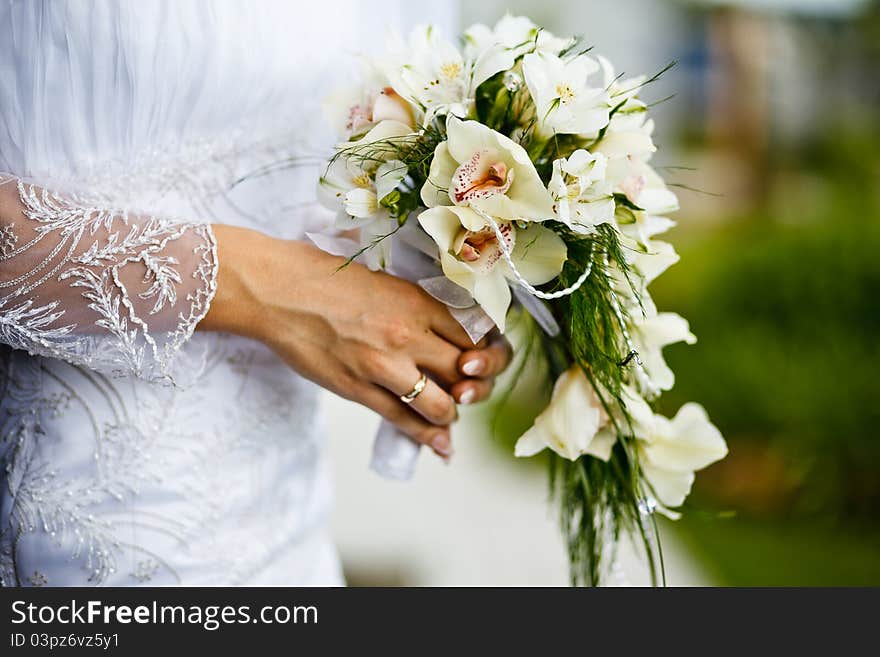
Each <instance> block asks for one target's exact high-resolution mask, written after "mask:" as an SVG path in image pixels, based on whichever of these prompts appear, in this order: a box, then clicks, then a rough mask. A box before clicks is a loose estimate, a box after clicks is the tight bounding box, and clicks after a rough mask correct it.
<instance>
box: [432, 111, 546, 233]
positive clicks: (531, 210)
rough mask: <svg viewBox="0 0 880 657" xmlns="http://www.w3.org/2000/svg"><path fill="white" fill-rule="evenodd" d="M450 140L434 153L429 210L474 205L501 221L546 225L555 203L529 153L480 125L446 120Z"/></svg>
mask: <svg viewBox="0 0 880 657" xmlns="http://www.w3.org/2000/svg"><path fill="white" fill-rule="evenodd" d="M446 137H447V138H446V141H443V142H440V144H438V145H437V149H436V150H435V151H434V159H433V160H432V161H431V170H430V172H429V174H428V180H427V182H426V183H425V184H424V186H423V187H422V192H421V195H422V201H423V202H424V203H425V206H426V207H429V208H432V207H434V206H437V205H459V206H473V207H474V208H476V209H478V210H480V211H482V212H485V213H487V214H489V215H491V216H493V217H497V218H500V219H515V220H519V221H522V220H531V221H544V220H545V219H550V218H552V217H553V199H552V198H551V197H550V193H549V192H548V191H547V188H546V187H544V183H543V182H541V178H540V176H538V172H537V171H536V170H535V165H534V164H532V161H531V159H530V158H529V155H528V153H526V151H525V149H524V148H523V147H522V146H520V145H519V144H517V143H516V142H514V141H512V140H510V139H508V138H507V137H505V136H504V135H502V134H500V133H498V132H495V131H494V130H491V129H490V128H488V127H486V126H485V125H483V124H481V123H478V122H476V121H461V120H460V119H458V118H456V117H454V116H449V117H447V120H446Z"/></svg>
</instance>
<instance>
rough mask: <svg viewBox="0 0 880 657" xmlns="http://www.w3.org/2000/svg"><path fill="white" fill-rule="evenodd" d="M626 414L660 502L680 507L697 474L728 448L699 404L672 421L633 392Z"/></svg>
mask: <svg viewBox="0 0 880 657" xmlns="http://www.w3.org/2000/svg"><path fill="white" fill-rule="evenodd" d="M625 401H626V408H627V412H628V413H629V414H630V417H631V418H632V420H633V430H634V433H635V435H636V438H637V439H638V449H639V464H640V466H641V469H642V474H643V475H644V477H645V479H646V480H647V482H648V483H649V484H650V486H651V489H652V490H653V492H654V495H655V496H656V498H657V500H658V501H659V502H660V503H661V504H662V505H664V506H665V507H669V508H674V507H677V506H681V505H682V503H683V502H684V500H685V498H686V497H687V496H688V494H689V493H690V490H691V486H692V485H693V483H694V472H695V471H696V470H701V469H703V468H705V467H706V466H708V465H711V464H712V463H714V462H716V461H719V460H721V459H723V458H724V457H725V456H726V455H727V444H726V443H725V442H724V438H723V436H722V435H721V432H720V431H718V429H717V427H715V425H713V424H712V423H711V422H710V421H709V417H708V416H707V415H706V411H705V409H704V408H703V407H702V406H700V405H699V404H695V403H688V404H685V405H684V406H682V407H681V408H680V409H679V411H678V413H677V414H676V415H675V417H674V418H672V419H671V420H670V419H668V418H665V417H663V416H662V415H657V414H655V413H654V412H653V411H652V410H651V408H650V406H648V404H647V403H646V402H645V401H644V400H643V399H642V398H641V397H639V396H638V395H637V394H635V393H634V392H633V391H632V390H631V389H626V390H625Z"/></svg>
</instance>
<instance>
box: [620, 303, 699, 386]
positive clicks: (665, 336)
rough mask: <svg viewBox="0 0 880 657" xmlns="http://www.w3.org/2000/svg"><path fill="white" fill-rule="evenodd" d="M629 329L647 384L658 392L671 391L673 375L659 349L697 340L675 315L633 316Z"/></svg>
mask: <svg viewBox="0 0 880 657" xmlns="http://www.w3.org/2000/svg"><path fill="white" fill-rule="evenodd" d="M630 328H631V333H632V338H633V340H634V342H635V347H636V351H638V352H639V358H641V361H642V363H643V364H644V366H645V371H646V372H647V374H648V377H649V379H650V381H651V383H652V384H653V385H654V386H655V387H656V388H657V389H658V390H671V389H672V386H673V385H675V374H674V373H673V372H672V370H671V369H670V368H669V365H667V364H666V361H665V360H664V359H663V347H666V346H668V345H671V344H675V343H676V342H685V343H687V344H695V343H696V342H697V336H695V335H694V334H693V333H691V331H690V326H689V325H688V322H687V320H686V319H685V318H684V317H681V316H680V315H677V314H676V313H660V314H656V315H654V316H649V317H645V316H643V315H641V314H638V313H636V314H634V315H633V318H632V326H631V327H630Z"/></svg>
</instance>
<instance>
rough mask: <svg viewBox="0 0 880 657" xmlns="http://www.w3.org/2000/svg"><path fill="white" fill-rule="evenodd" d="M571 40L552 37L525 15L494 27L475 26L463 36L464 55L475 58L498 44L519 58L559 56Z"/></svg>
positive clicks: (502, 21) (507, 15)
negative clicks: (545, 54) (534, 54)
mask: <svg viewBox="0 0 880 657" xmlns="http://www.w3.org/2000/svg"><path fill="white" fill-rule="evenodd" d="M572 41H573V39H571V38H568V39H565V38H561V37H557V36H554V35H553V34H551V33H550V32H548V31H547V30H543V29H541V28H540V27H538V26H537V25H536V24H535V23H533V22H532V21H531V20H530V19H529V18H526V17H525V16H511V15H510V14H506V15H505V16H503V17H502V18H501V19H500V20H499V21H498V22H497V23H495V27H494V28H490V27H488V26H486V25H483V24H482V23H478V24H476V25H473V26H472V27H470V28H468V30H467V31H466V32H465V33H464V44H465V53H467V54H471V55H472V56H476V55H478V54H479V53H482V52H484V51H486V50H487V49H488V48H490V47H492V46H494V45H501V46H502V47H504V48H505V49H507V50H510V51H512V52H513V54H514V56H516V57H519V56H521V55H524V54H526V53H528V52H549V53H552V54H554V55H558V54H559V53H560V51H562V50H563V49H565V48H567V47H568V46H570V45H571V43H572Z"/></svg>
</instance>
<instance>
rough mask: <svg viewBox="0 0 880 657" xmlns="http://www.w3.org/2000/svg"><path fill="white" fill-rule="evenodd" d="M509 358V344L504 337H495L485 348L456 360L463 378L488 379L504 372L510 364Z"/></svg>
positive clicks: (467, 353) (510, 354)
mask: <svg viewBox="0 0 880 657" xmlns="http://www.w3.org/2000/svg"><path fill="white" fill-rule="evenodd" d="M511 356H512V351H511V348H510V343H508V342H507V340H506V339H505V338H504V336H502V335H495V336H493V337H492V338H491V342H490V343H489V346H487V347H486V348H484V349H471V350H469V351H465V352H464V353H462V354H461V356H459V358H458V369H459V372H461V374H464V375H465V376H470V377H479V378H481V379H489V378H492V377H495V376H497V375H499V374H501V372H503V371H504V370H505V368H506V367H507V366H508V365H509V364H510V358H511Z"/></svg>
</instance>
